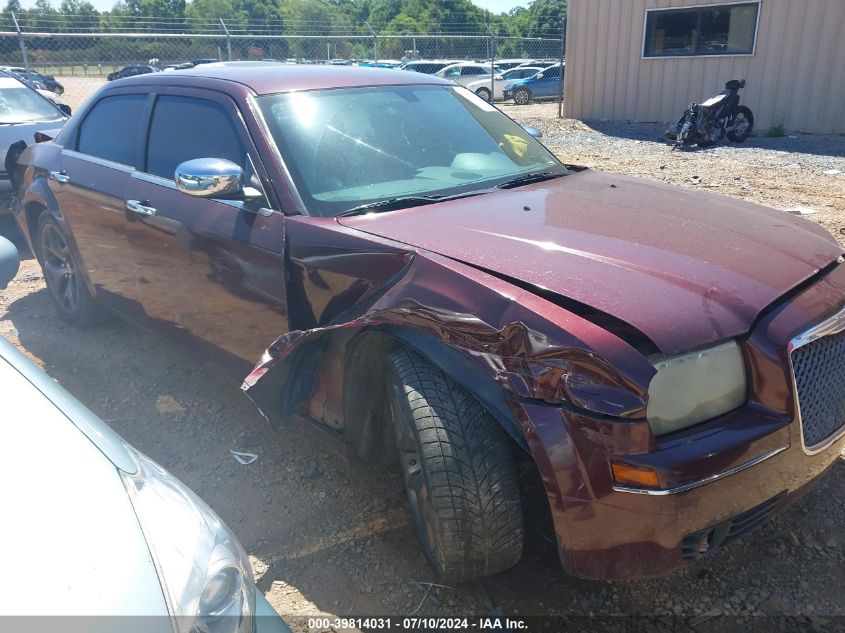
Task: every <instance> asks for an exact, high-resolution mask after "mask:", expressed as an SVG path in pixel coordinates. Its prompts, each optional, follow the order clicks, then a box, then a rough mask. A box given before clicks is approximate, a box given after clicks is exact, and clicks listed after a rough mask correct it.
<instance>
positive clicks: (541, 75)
mask: <svg viewBox="0 0 845 633" xmlns="http://www.w3.org/2000/svg"><path fill="white" fill-rule="evenodd" d="M543 77H545V75H544V74H543V73H538V74H537V77H536V79H542V78H543Z"/></svg>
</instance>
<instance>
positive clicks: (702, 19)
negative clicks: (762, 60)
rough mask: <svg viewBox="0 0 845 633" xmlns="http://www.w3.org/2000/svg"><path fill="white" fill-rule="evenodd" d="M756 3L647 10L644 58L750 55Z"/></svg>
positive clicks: (755, 20) (758, 4) (752, 48)
mask: <svg viewBox="0 0 845 633" xmlns="http://www.w3.org/2000/svg"><path fill="white" fill-rule="evenodd" d="M759 11H760V3H759V2H745V3H736V4H721V5H711V6H706V7H694V8H691V9H650V10H648V11H646V25H645V42H644V44H643V57H676V56H690V55H750V54H752V53H753V52H754V41H755V38H756V36H757V14H758V13H759Z"/></svg>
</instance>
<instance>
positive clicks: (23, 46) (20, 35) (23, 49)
mask: <svg viewBox="0 0 845 633" xmlns="http://www.w3.org/2000/svg"><path fill="white" fill-rule="evenodd" d="M10 13H11V14H12V22H14V23H15V30H16V31H17V32H18V44H20V46H21V54H22V55H23V67H24V68H26V69H27V70H29V56H28V55H27V54H26V44H25V43H24V41H23V33H21V27H20V26H18V19H17V18H16V17H15V13H14V12H13V11H10Z"/></svg>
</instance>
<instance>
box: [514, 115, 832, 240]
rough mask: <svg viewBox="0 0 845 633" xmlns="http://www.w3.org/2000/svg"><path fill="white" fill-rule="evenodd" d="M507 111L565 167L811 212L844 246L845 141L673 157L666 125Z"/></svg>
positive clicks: (754, 142)
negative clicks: (537, 134)
mask: <svg viewBox="0 0 845 633" xmlns="http://www.w3.org/2000/svg"><path fill="white" fill-rule="evenodd" d="M501 108H502V110H504V111H505V113H506V114H508V115H509V116H511V117H513V118H514V119H516V120H517V121H519V122H521V123H525V124H528V125H532V126H534V127H536V128H538V129H540V130H543V132H544V135H545V136H544V138H543V142H544V143H545V144H546V145H547V146H548V147H549V148H550V149H551V150H552V151H554V152H555V154H557V156H558V157H560V158H561V159H562V160H563V161H565V162H569V163H573V164H578V165H586V166H587V167H592V168H595V169H600V170H602V171H607V172H613V173H619V174H628V175H631V176H640V177H643V178H651V179H653V180H660V181H663V182H668V183H671V184H674V185H679V186H681V187H689V188H697V189H707V190H708V191H712V192H715V193H720V194H724V195H728V196H734V197H736V198H743V199H745V200H750V201H752V202H757V203H759V204H763V205H766V206H769V207H774V208H776V209H793V210H795V209H796V208H799V209H805V213H808V214H807V216H806V217H808V218H809V219H811V220H814V221H816V222H818V223H819V224H821V225H822V226H824V227H825V228H827V229H828V230H829V231H831V232H832V233H833V234H835V235H837V237H838V238H839V240H840V241H841V242H842V243H843V244H845V135H823V134H790V135H788V136H785V137H781V138H766V137H765V136H753V137H752V138H750V139H749V140H748V141H746V142H745V143H742V144H736V143H724V142H723V143H721V144H719V145H716V146H715V147H712V148H708V149H698V148H691V149H683V150H678V151H671V149H670V147H669V146H667V145H666V143H665V142H664V141H663V132H664V130H665V129H666V127H667V126H666V125H665V124H660V123H658V124H655V123H626V122H589V123H584V122H581V121H577V120H574V119H558V118H557V104H556V103H544V104H535V105H529V106H517V105H513V104H504V105H502V106H501ZM834 172H836V173H834Z"/></svg>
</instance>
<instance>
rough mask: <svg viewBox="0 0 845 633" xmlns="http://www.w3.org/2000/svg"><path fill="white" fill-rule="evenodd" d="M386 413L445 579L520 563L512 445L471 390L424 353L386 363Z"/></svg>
mask: <svg viewBox="0 0 845 633" xmlns="http://www.w3.org/2000/svg"><path fill="white" fill-rule="evenodd" d="M385 383H386V388H387V394H386V404H387V406H386V409H387V411H386V415H388V416H389V417H388V423H389V424H392V425H393V427H394V429H395V430H396V438H397V447H398V452H399V459H400V466H401V469H402V475H403V478H404V481H405V488H406V491H407V493H408V499H409V501H410V503H411V513H412V516H413V522H414V527H415V528H416V531H417V535H418V537H419V539H420V545H421V547H422V549H423V552H424V553H425V555H426V557H427V558H428V560H429V562H430V563H431V565H432V567H433V568H434V569H435V571H436V572H437V574H438V576H439V577H440V578H441V579H442V580H444V581H446V582H452V583H458V582H462V581H465V580H469V579H472V578H477V577H480V576H487V575H490V574H494V573H496V572H499V571H502V570H504V569H507V568H508V567H511V566H512V565H514V564H515V563H516V562H517V561H518V560H519V558H520V556H522V544H523V521H522V506H521V501H520V495H519V487H518V483H517V476H516V468H515V466H514V461H513V457H512V456H511V452H510V449H511V443H510V440H509V438H508V437H507V435H506V434H505V432H504V431H503V430H502V429H501V427H499V425H498V424H497V423H496V421H495V420H493V419H492V418H491V417H490V415H489V414H488V413H487V411H485V409H484V408H483V407H482V406H481V403H480V402H478V400H476V399H475V398H474V397H473V396H472V395H471V394H470V393H469V392H467V391H466V390H465V389H463V388H462V387H461V386H460V385H458V384H457V383H455V382H454V381H452V380H451V379H450V378H448V377H447V376H446V375H445V374H443V372H441V371H440V370H439V369H438V368H437V367H434V366H433V365H431V364H430V363H429V362H428V361H426V360H425V359H424V358H422V357H421V356H419V355H418V354H416V353H414V352H411V351H409V350H407V349H398V350H396V351H395V352H393V353H392V354H390V356H388V361H387V372H386V380H385Z"/></svg>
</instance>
